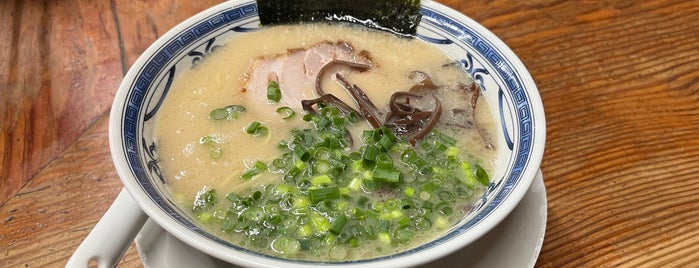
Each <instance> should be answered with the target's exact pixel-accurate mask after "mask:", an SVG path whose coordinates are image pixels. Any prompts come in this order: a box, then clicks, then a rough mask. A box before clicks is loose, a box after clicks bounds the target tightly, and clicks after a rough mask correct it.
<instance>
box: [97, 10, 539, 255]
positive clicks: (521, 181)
mask: <svg viewBox="0 0 699 268" xmlns="http://www.w3.org/2000/svg"><path fill="white" fill-rule="evenodd" d="M421 13H422V14H423V17H422V21H421V24H420V26H419V28H418V38H421V39H423V40H425V41H427V42H431V43H433V44H435V45H436V46H439V47H440V48H442V49H443V50H444V51H446V52H447V53H448V54H449V55H451V56H452V57H453V58H454V59H456V60H458V61H459V62H460V63H461V65H462V67H463V69H464V70H465V71H466V72H468V73H469V74H470V75H471V76H472V77H473V78H474V80H475V81H476V82H477V83H478V84H479V85H480V86H481V88H482V90H483V91H482V94H483V96H485V97H486V98H487V100H488V102H489V103H490V105H491V107H492V109H493V111H492V112H493V115H494V117H495V119H496V124H497V126H498V133H497V134H496V135H494V136H496V138H497V139H498V141H497V144H499V146H497V150H498V159H499V160H500V163H498V164H497V166H499V169H498V170H497V173H496V174H492V176H491V179H492V180H493V181H492V183H491V184H490V185H489V186H488V188H487V190H486V191H485V193H484V194H483V195H482V196H481V198H480V199H479V200H478V202H477V204H476V206H475V207H474V209H473V210H472V212H471V214H470V216H469V217H467V218H465V219H464V220H462V221H461V222H460V223H459V224H458V225H457V226H456V227H454V228H453V229H451V230H450V231H449V232H447V233H446V234H445V235H443V236H442V237H440V238H438V239H436V240H434V241H432V242H430V243H428V244H425V245H421V246H419V247H417V248H415V249H412V250H409V251H407V252H402V253H398V254H395V255H391V256H387V257H380V258H376V259H371V260H361V261H353V262H350V263H347V264H350V265H353V264H357V265H364V264H369V263H371V264H373V265H376V264H378V263H381V262H389V261H393V262H392V263H393V264H400V262H404V264H406V265H408V264H409V265H416V262H415V260H416V259H419V260H420V261H419V262H426V261H429V260H432V259H435V258H438V257H441V256H444V255H446V254H448V253H450V252H452V251H454V250H456V249H458V248H459V247H461V246H464V245H466V244H468V243H470V242H472V241H474V240H475V239H477V238H478V237H480V236H481V235H483V234H484V233H486V232H487V231H488V230H489V229H490V228H492V227H494V226H495V225H496V224H497V223H498V222H500V221H501V220H502V219H503V218H504V217H505V216H506V215H507V214H508V213H509V212H510V211H511V210H512V209H513V208H514V206H515V205H516V204H517V203H518V202H519V200H520V199H521V198H522V196H523V195H524V193H525V192H526V190H527V189H528V188H529V185H530V184H531V181H532V180H533V178H534V176H535V174H536V171H537V170H538V168H539V164H540V161H541V157H542V155H543V144H544V138H545V122H544V114H543V108H542V104H541V100H540V98H539V95H538V91H537V89H536V86H535V85H534V82H533V80H532V78H531V77H530V75H529V73H528V72H527V71H526V69H525V68H524V66H523V65H522V63H521V62H520V61H519V60H518V58H517V57H516V56H515V55H514V53H512V51H511V50H510V49H509V48H507V46H506V45H505V44H504V43H503V42H502V41H500V40H499V39H498V38H497V37H495V36H494V35H493V34H492V33H490V32H489V31H487V30H486V29H485V28H483V27H482V26H480V25H479V24H478V23H476V22H474V21H472V20H471V19H469V18H467V17H466V16H464V15H463V14H460V13H458V12H456V11H453V10H451V9H449V8H447V7H444V6H442V5H440V4H438V3H434V2H431V1H429V2H427V3H423V6H422V8H421ZM258 27H259V19H258V17H257V6H256V3H255V2H254V1H239V0H238V1H227V2H225V3H222V4H220V5H218V6H216V7H213V8H211V9H209V10H207V11H205V12H203V13H200V14H198V15H197V16H195V17H192V18H190V19H189V20H187V21H185V22H183V23H182V24H180V25H178V26H177V27H175V28H174V29H172V30H171V31H170V32H168V33H166V34H165V35H164V36H163V37H161V38H160V39H159V40H157V41H156V42H155V43H154V44H153V45H152V46H151V47H150V48H149V49H148V50H147V51H146V52H144V53H143V55H142V56H141V57H140V58H139V60H138V61H137V62H136V63H135V64H134V66H133V67H132V68H131V70H130V71H129V73H128V74H127V76H126V77H125V79H124V81H123V82H122V85H121V87H120V88H119V91H118V92H117V96H116V98H115V101H114V107H113V108H112V114H111V116H112V118H111V120H110V145H111V147H112V154H113V158H114V162H115V164H116V166H117V170H118V172H119V175H120V177H121V178H122V181H123V182H124V184H125V186H126V188H127V189H128V190H129V192H130V194H131V195H132V196H133V197H134V199H135V200H136V201H137V202H138V203H139V204H140V205H141V206H142V208H143V210H144V211H145V212H146V213H147V214H148V215H149V216H150V217H152V218H154V219H155V220H156V222H158V223H159V224H160V225H161V226H163V227H164V228H165V229H166V230H168V231H169V232H170V233H173V234H174V235H175V236H177V237H178V238H180V239H182V240H183V241H185V242H187V243H189V244H190V245H192V246H194V247H196V248H198V249H200V250H202V251H205V252H207V253H209V254H212V255H214V256H216V257H219V258H221V259H224V260H226V261H229V262H235V263H238V264H243V265H260V264H283V263H287V264H288V263H292V264H296V265H306V264H308V265H312V264H313V263H308V262H303V261H287V260H283V259H279V258H276V257H269V256H265V255H262V254H259V253H256V252H253V251H250V250H247V249H244V248H241V247H238V246H235V245H233V244H230V243H228V242H226V241H224V240H221V239H219V238H217V237H216V236H214V235H212V234H210V233H208V232H206V231H205V230H203V229H201V228H200V227H199V226H198V225H197V224H196V221H195V220H193V219H191V218H189V217H188V216H187V214H186V213H183V212H182V211H180V209H179V208H178V207H177V205H175V203H174V202H173V201H171V200H170V197H169V196H168V190H166V188H167V178H164V177H163V175H162V172H161V170H160V167H159V164H158V160H159V159H158V152H157V145H156V142H155V140H154V137H153V123H154V122H153V121H154V120H153V118H154V116H155V115H156V114H157V112H158V109H159V107H160V105H161V103H162V102H163V100H164V98H165V97H166V96H167V94H168V91H169V90H170V86H171V84H172V81H173V79H174V77H176V76H177V74H178V71H181V70H185V69H187V68H192V67H193V66H195V65H196V64H197V62H199V61H200V60H202V59H203V58H205V57H207V56H208V55H209V54H210V53H211V52H212V51H214V50H215V49H216V48H217V47H218V46H221V45H223V44H224V43H225V42H227V40H231V41H232V42H234V41H235V36H237V35H242V34H246V33H247V32H250V31H255V30H256V29H257V28H258ZM465 234H468V235H465ZM419 262H418V263H419Z"/></svg>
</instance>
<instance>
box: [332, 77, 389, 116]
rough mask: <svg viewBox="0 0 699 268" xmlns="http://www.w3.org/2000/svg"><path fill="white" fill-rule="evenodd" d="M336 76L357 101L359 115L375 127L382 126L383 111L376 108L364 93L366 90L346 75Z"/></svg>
mask: <svg viewBox="0 0 699 268" xmlns="http://www.w3.org/2000/svg"><path fill="white" fill-rule="evenodd" d="M335 77H336V78H337V81H339V82H340V85H342V87H343V88H344V89H345V90H346V91H347V93H349V94H350V96H352V99H354V102H356V103H357V107H358V108H359V115H360V116H361V117H362V118H364V119H366V120H367V121H368V122H369V124H371V126H372V127H373V128H379V127H381V125H383V123H382V122H381V119H380V116H381V111H379V109H378V108H376V105H374V103H373V102H371V100H370V99H369V96H367V95H366V93H364V91H363V90H362V89H361V88H359V87H358V86H357V85H354V84H350V83H349V82H347V79H345V77H344V76H342V75H341V74H339V73H338V74H335Z"/></svg>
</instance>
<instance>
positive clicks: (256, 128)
mask: <svg viewBox="0 0 699 268" xmlns="http://www.w3.org/2000/svg"><path fill="white" fill-rule="evenodd" d="M245 132H247V133H248V134H251V135H254V136H264V135H267V132H269V131H268V130H267V127H265V126H264V125H262V123H260V122H258V121H253V122H252V123H250V125H249V126H248V127H247V128H246V129H245Z"/></svg>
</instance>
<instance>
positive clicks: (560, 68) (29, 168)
mask: <svg viewBox="0 0 699 268" xmlns="http://www.w3.org/2000/svg"><path fill="white" fill-rule="evenodd" d="M216 2H220V1H179V0H171V1H122V0H111V1H104V0H92V1H88V0H66V1H23V0H8V1H0V26H2V28H1V29H0V111H2V112H3V114H2V115H0V127H2V132H1V134H0V221H1V222H2V229H0V267H61V266H63V265H65V263H66V261H67V260H68V258H69V257H70V255H71V254H72V252H73V251H74V250H75V249H76V248H77V246H78V245H79V244H80V242H81V241H82V240H83V238H85V236H86V235H87V234H88V233H89V231H90V230H91V228H92V227H93V226H94V225H95V223H96V222H97V221H98V220H99V219H100V217H101V216H102V214H103V213H104V212H105V211H106V209H107V208H108V207H109V205H110V204H111V202H112V200H113V199H114V198H115V197H116V195H117V194H118V192H119V191H120V189H121V182H120V180H119V178H118V177H117V175H116V172H115V171H114V168H113V165H112V161H111V158H110V153H109V146H108V141H107V121H108V116H109V109H110V106H111V102H112V99H113V96H114V94H115V92H116V89H117V87H118V85H119V83H120V81H121V78H122V76H123V75H124V73H125V72H126V71H127V69H128V68H129V66H131V64H132V63H133V62H134V61H135V60H136V58H137V57H138V56H139V54H140V53H141V52H142V51H143V50H145V49H146V47H147V46H148V45H149V44H150V43H151V42H152V41H153V40H155V39H156V38H157V37H158V36H160V35H161V34H163V33H164V32H165V31H167V30H168V29H169V28H171V27H172V26H174V25H175V24H176V23H178V22H180V21H182V20H184V19H185V18H187V17H189V16H191V15H193V14H195V13H197V12H199V11H201V10H203V9H205V8H207V7H209V6H211V5H213V4H215V3H216ZM439 2H442V3H444V4H446V5H448V6H450V7H452V8H454V9H457V10H459V11H461V12H462V13H464V14H466V15H468V16H469V17H471V18H473V19H475V20H476V21H478V22H480V23H481V24H483V25H484V26H486V27H487V28H489V29H490V30H492V31H493V32H494V33H495V34H496V35H498V36H499V37H500V38H502V39H503V40H504V41H505V43H507V44H508V45H509V46H510V47H511V48H512V49H513V50H514V51H515V53H516V54H517V55H519V57H520V58H521V59H522V61H523V62H524V64H525V65H526V66H527V67H528V68H529V70H530V72H531V74H532V76H533V77H534V80H535V81H536V83H537V85H538V87H539V90H540V92H541V95H542V98H543V101H544V105H545V110H546V113H547V120H548V139H547V143H546V152H545V155H544V160H543V163H542V166H541V169H542V170H543V174H544V181H545V184H546V187H547V191H548V221H547V229H546V238H545V241H544V245H543V249H542V251H541V255H540V256H539V260H538V262H537V265H536V266H537V267H612V266H614V267H616V266H620V267H642V266H645V267H699V253H698V252H699V138H697V136H699V2H697V1H694V0H690V1H662V0H655V1H654V0H650V1H625V0H619V1H551V0H539V1H536V0H529V1H515V0H503V1H489V0H488V1H486V0H472V1H465V0H440V1H439ZM121 266H122V267H139V266H142V264H141V262H140V259H139V257H138V255H137V253H136V250H135V247H134V246H132V247H131V248H130V249H129V251H128V252H127V254H126V256H125V258H124V259H123V260H122V262H121Z"/></svg>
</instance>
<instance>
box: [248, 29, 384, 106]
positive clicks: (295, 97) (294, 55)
mask: <svg viewBox="0 0 699 268" xmlns="http://www.w3.org/2000/svg"><path fill="white" fill-rule="evenodd" d="M336 60H341V61H348V62H353V63H358V64H367V65H370V64H371V59H370V57H369V53H368V52H367V51H359V52H356V51H355V50H354V48H353V47H352V45H351V44H350V43H347V42H343V41H339V42H335V43H333V42H329V41H324V42H320V43H317V44H315V45H313V46H310V47H307V48H295V49H289V50H288V51H287V52H286V53H281V54H276V55H270V56H260V57H258V58H256V59H255V60H253V61H252V62H251V64H250V66H249V67H248V70H247V72H246V79H245V80H244V82H243V83H244V84H243V87H242V90H243V92H245V93H246V95H247V96H248V97H250V98H254V101H259V102H269V100H267V86H268V84H269V81H270V79H273V80H277V82H278V83H279V89H280V90H281V93H282V98H281V100H280V101H279V105H281V106H288V107H290V108H292V109H294V110H296V111H301V110H302V109H303V108H302V107H301V101H302V100H308V99H314V98H317V97H320V96H317V94H316V93H315V84H316V77H317V76H318V73H319V71H321V69H322V68H323V66H325V65H326V64H328V63H330V62H333V61H336Z"/></svg>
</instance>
